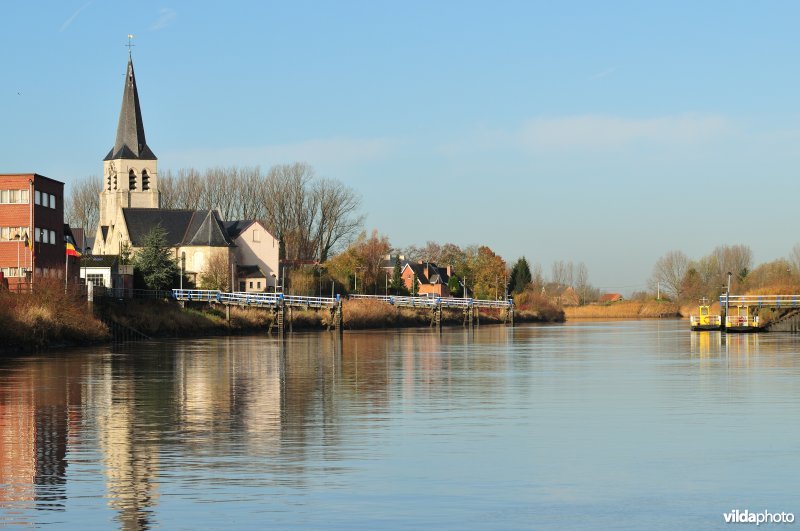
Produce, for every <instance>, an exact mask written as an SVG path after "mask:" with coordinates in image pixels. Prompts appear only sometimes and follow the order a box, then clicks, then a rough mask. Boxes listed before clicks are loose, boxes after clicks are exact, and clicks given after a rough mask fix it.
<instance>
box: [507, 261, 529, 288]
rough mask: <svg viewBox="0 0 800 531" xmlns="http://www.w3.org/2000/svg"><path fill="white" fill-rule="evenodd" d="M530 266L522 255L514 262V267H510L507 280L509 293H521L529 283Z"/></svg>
mask: <svg viewBox="0 0 800 531" xmlns="http://www.w3.org/2000/svg"><path fill="white" fill-rule="evenodd" d="M531 279H532V276H531V268H530V266H529V265H528V261H527V260H526V259H525V257H524V256H523V257H522V258H520V259H519V260H517V263H515V264H514V267H513V268H511V278H509V282H508V291H509V292H511V293H522V292H523V291H525V288H526V287H527V286H528V284H530V283H531Z"/></svg>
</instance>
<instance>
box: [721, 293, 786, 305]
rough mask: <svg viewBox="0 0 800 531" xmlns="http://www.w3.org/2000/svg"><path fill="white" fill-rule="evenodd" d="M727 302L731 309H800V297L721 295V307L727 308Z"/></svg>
mask: <svg viewBox="0 0 800 531" xmlns="http://www.w3.org/2000/svg"><path fill="white" fill-rule="evenodd" d="M726 302H727V304H728V306H730V307H733V306H757V307H759V308H763V307H767V308H800V295H725V294H722V295H720V296H719V303H720V305H722V306H725V304H726Z"/></svg>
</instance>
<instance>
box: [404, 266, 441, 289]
mask: <svg viewBox="0 0 800 531" xmlns="http://www.w3.org/2000/svg"><path fill="white" fill-rule="evenodd" d="M425 266H426V264H424V263H423V264H420V263H414V262H406V265H405V266H404V267H403V269H404V270H405V268H406V267H410V268H411V271H413V272H414V273H415V274H416V275H417V279H419V281H420V282H421V283H423V284H447V283H448V282H449V281H450V276H449V275H448V274H447V268H445V267H439V266H438V265H436V264H434V263H433V262H428V263H427V266H428V267H427V274H426V267H425ZM428 275H430V276H428Z"/></svg>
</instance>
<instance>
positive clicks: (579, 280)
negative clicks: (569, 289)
mask: <svg viewBox="0 0 800 531" xmlns="http://www.w3.org/2000/svg"><path fill="white" fill-rule="evenodd" d="M574 289H575V292H576V293H577V294H578V297H580V301H581V304H586V294H587V292H589V291H590V290H591V286H590V285H589V269H588V268H587V267H586V264H584V263H583V262H580V263H579V264H578V265H577V266H575V284H574Z"/></svg>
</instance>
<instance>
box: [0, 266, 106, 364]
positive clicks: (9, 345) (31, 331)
mask: <svg viewBox="0 0 800 531" xmlns="http://www.w3.org/2000/svg"><path fill="white" fill-rule="evenodd" d="M0 320H1V321H2V323H3V326H0V351H1V352H11V353H14V352H24V351H30V350H37V349H44V348H53V347H61V346H72V345H88V344H95V343H103V342H105V341H109V340H110V339H111V334H110V333H109V330H108V328H107V327H106V325H105V324H103V323H102V322H101V321H100V320H99V319H97V318H96V317H94V315H92V314H91V312H88V311H87V308H86V301H85V300H84V299H83V297H81V296H79V295H76V294H74V293H65V291H64V285H63V284H62V283H61V282H58V281H56V280H52V281H51V280H46V279H43V280H41V281H40V282H39V283H38V284H37V285H36V287H35V291H34V292H33V293H11V292H9V291H3V290H0Z"/></svg>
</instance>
